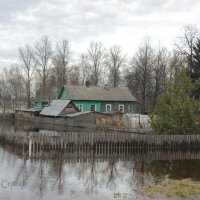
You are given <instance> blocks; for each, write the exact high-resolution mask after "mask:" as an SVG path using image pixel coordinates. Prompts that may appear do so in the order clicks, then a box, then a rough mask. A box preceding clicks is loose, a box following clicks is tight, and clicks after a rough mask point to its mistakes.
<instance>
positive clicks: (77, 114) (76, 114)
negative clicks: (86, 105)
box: [66, 111, 93, 117]
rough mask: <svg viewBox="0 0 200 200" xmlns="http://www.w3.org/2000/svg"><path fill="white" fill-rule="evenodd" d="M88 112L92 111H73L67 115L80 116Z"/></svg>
mask: <svg viewBox="0 0 200 200" xmlns="http://www.w3.org/2000/svg"><path fill="white" fill-rule="evenodd" d="M88 113H93V112H92V111H87V112H75V113H70V114H67V115H66V116H67V117H76V116H80V115H86V114H88Z"/></svg>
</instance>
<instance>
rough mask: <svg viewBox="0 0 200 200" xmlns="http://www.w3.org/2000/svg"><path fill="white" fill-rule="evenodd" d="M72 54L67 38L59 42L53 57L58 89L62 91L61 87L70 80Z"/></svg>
mask: <svg viewBox="0 0 200 200" xmlns="http://www.w3.org/2000/svg"><path fill="white" fill-rule="evenodd" d="M70 55H71V52H70V48H69V42H68V41H67V40H62V41H61V42H60V43H57V45H56V53H55V56H54V59H53V63H54V68H55V69H54V72H55V77H56V89H57V91H60V89H61V87H62V86H63V85H65V84H66V83H67V82H68V74H69V62H70Z"/></svg>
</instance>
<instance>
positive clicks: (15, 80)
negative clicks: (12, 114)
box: [8, 65, 25, 110]
mask: <svg viewBox="0 0 200 200" xmlns="http://www.w3.org/2000/svg"><path fill="white" fill-rule="evenodd" d="M8 73H9V76H8V83H9V91H10V95H11V102H12V105H13V110H14V109H15V108H16V107H19V108H21V105H22V103H23V100H24V97H25V95H24V94H25V88H24V83H23V76H22V73H21V70H20V69H19V66H17V65H13V66H11V68H10V69H9V71H8Z"/></svg>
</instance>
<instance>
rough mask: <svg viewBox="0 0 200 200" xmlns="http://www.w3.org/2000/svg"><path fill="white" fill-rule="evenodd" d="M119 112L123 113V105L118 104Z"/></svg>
mask: <svg viewBox="0 0 200 200" xmlns="http://www.w3.org/2000/svg"><path fill="white" fill-rule="evenodd" d="M119 111H120V112H124V105H123V104H119Z"/></svg>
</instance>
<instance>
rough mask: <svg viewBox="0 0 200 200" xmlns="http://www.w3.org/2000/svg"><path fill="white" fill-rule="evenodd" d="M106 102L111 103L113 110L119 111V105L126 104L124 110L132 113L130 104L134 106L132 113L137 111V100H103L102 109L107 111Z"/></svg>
mask: <svg viewBox="0 0 200 200" xmlns="http://www.w3.org/2000/svg"><path fill="white" fill-rule="evenodd" d="M106 104H111V111H119V105H124V112H125V113H130V109H129V106H130V105H132V106H133V111H132V112H131V113H136V112H137V105H138V104H137V102H127V101H116V102H112V101H111V102H109V101H102V102H101V111H100V112H106Z"/></svg>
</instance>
